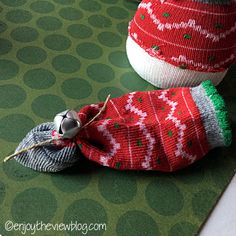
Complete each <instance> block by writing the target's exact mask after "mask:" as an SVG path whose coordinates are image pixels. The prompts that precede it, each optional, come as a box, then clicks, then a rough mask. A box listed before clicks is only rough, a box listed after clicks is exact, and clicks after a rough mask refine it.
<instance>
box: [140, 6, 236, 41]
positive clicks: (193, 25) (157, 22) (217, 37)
mask: <svg viewBox="0 0 236 236" xmlns="http://www.w3.org/2000/svg"><path fill="white" fill-rule="evenodd" d="M139 8H143V9H146V10H147V13H148V14H149V16H150V18H151V19H152V21H153V23H154V24H155V25H156V26H157V29H158V30H161V31H163V30H164V29H167V30H172V29H187V28H191V29H193V30H194V31H196V32H199V33H200V34H202V35H204V36H205V37H206V38H210V39H212V41H213V42H218V41H219V40H220V39H225V38H226V37H227V36H228V35H230V34H231V33H233V32H235V30H236V22H235V24H234V26H232V27H231V28H230V29H229V30H226V31H225V32H221V33H220V34H219V35H216V34H213V33H211V32H209V31H208V30H207V29H204V28H203V26H201V25H197V24H196V20H194V19H189V20H188V21H187V22H183V21H182V22H180V23H172V24H171V23H165V24H163V23H161V21H160V20H159V19H158V18H157V17H156V15H155V14H154V13H153V9H152V3H151V2H149V3H140V4H139Z"/></svg>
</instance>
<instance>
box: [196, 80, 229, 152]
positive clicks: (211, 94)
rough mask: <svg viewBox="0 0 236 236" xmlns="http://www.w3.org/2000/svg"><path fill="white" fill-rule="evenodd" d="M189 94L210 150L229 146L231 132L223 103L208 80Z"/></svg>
mask: <svg viewBox="0 0 236 236" xmlns="http://www.w3.org/2000/svg"><path fill="white" fill-rule="evenodd" d="M191 94H192V97H193V100H194V101H195V103H196V105H197V107H198V109H199V112H200V115H201V119H202V122H203V125H204V128H205V131H206V135H207V140H208V142H209V145H210V146H211V148H214V147H219V146H229V145H230V144H231V141H232V132H231V128H230V124H229V119H228V113H227V110H226V106H225V102H224V100H223V98H222V97H221V96H220V95H219V93H218V92H217V90H216V88H215V87H214V85H213V84H212V82H211V81H210V80H207V81H204V82H203V83H201V85H199V86H197V87H195V88H192V89H191Z"/></svg>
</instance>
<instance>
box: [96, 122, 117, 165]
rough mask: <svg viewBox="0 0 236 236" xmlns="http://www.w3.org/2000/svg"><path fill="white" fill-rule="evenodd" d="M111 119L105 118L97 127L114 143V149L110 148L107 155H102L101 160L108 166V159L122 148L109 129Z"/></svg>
mask: <svg viewBox="0 0 236 236" xmlns="http://www.w3.org/2000/svg"><path fill="white" fill-rule="evenodd" d="M109 121H110V120H108V119H107V120H104V121H103V122H102V124H101V125H99V126H98V127H97V129H98V131H99V132H101V133H102V134H103V135H104V137H105V138H106V139H107V140H108V141H109V143H110V144H111V145H112V149H111V150H110V152H109V153H108V154H107V155H106V156H104V155H102V156H101V157H100V159H101V162H102V164H103V165H104V166H108V160H109V159H111V158H112V157H114V156H115V154H116V153H117V150H118V149H120V143H118V142H117V141H116V139H115V138H114V137H113V135H112V134H111V133H110V132H109V130H108V129H107V125H108V123H109Z"/></svg>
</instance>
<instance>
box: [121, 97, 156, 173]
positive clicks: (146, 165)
mask: <svg viewBox="0 0 236 236" xmlns="http://www.w3.org/2000/svg"><path fill="white" fill-rule="evenodd" d="M134 95H135V92H133V93H130V94H129V96H128V100H127V105H126V106H125V109H126V110H127V111H131V112H133V113H135V114H137V115H138V116H140V118H139V121H138V122H137V123H136V124H137V125H138V126H139V128H140V130H141V131H142V132H143V135H144V136H145V138H146V140H147V141H148V145H147V154H146V155H145V161H144V162H143V163H142V167H143V168H144V169H147V170H150V169H152V167H151V156H152V150H153V148H154V144H155V139H154V138H153V137H152V136H151V134H150V133H149V132H148V130H147V128H146V126H145V122H144V120H145V118H146V117H147V113H146V112H143V111H142V110H140V109H138V108H137V107H135V106H134V105H132V103H133V97H134Z"/></svg>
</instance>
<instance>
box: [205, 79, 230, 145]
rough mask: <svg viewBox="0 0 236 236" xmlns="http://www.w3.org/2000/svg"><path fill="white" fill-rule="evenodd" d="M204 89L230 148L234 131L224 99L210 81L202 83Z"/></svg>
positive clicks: (226, 143)
mask: <svg viewBox="0 0 236 236" xmlns="http://www.w3.org/2000/svg"><path fill="white" fill-rule="evenodd" d="M202 87H203V88H204V89H205V92H206V94H207V96H208V97H209V98H210V100H211V102H212V104H213V105H214V108H215V112H216V117H217V120H218V123H219V126H220V128H221V129H222V132H223V136H224V143H225V146H229V145H230V144H231V142H232V131H231V128H230V123H229V117H228V112H227V109H226V106H225V102H224V99H223V98H222V97H221V96H220V94H219V93H218V91H217V90H216V88H215V87H214V85H213V84H212V82H211V81H210V80H207V81H204V82H202Z"/></svg>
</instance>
